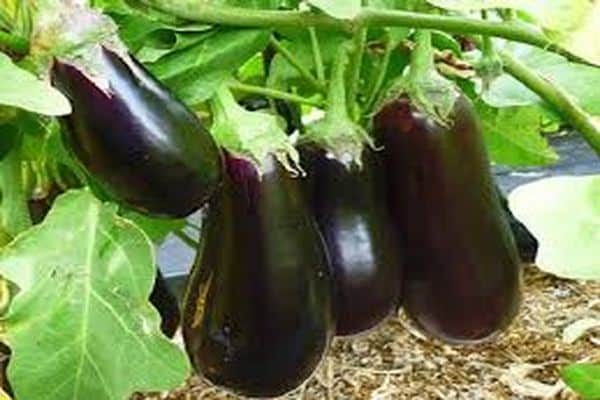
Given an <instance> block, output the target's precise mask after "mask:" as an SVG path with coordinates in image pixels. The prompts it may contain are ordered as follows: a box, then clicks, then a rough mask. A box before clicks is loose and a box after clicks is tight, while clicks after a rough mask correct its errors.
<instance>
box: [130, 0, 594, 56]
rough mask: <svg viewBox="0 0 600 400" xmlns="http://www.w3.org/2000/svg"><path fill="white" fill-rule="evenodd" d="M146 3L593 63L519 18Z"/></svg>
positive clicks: (243, 19) (198, 17) (191, 16)
mask: <svg viewBox="0 0 600 400" xmlns="http://www.w3.org/2000/svg"><path fill="white" fill-rule="evenodd" d="M142 2H143V3H145V4H147V5H149V6H151V7H154V8H157V9H159V10H161V11H163V12H166V13H168V14H171V15H174V16H177V17H179V18H182V19H185V20H190V21H198V22H203V23H208V24H219V25H228V26H237V27H252V28H268V29H274V28H291V27H295V28H302V29H305V28H306V27H307V26H314V27H318V28H330V29H337V30H342V31H346V32H354V31H356V30H357V29H360V28H361V27H394V26H402V27H407V28H417V29H436V30H440V31H445V32H449V33H454V34H462V35H469V34H477V35H484V36H497V37H500V38H504V39H507V40H511V41H515V42H521V43H527V44H530V45H532V46H536V47H540V48H542V49H544V50H547V51H552V52H554V53H558V54H560V55H562V56H563V57H566V58H567V59H569V60H571V61H575V62H578V63H582V64H592V65H593V63H591V62H589V61H587V60H585V59H584V58H582V57H579V56H577V55H575V54H573V53H571V52H570V51H569V50H567V49H566V48H564V47H562V46H560V45H558V44H556V43H554V42H552V41H551V40H549V39H548V38H547V37H546V36H545V35H544V34H543V33H542V32H540V31H538V30H537V29H536V27H535V26H533V25H528V24H525V23H518V22H508V23H507V22H495V21H482V20H480V19H475V18H468V17H459V16H448V15H434V14H427V13H420V12H412V11H403V10H384V9H375V8H372V7H363V8H362V10H361V11H360V12H359V13H358V14H357V15H356V16H355V17H354V18H351V19H336V18H333V17H330V16H328V15H326V14H325V13H315V12H312V11H293V10H292V11H289V10H259V9H249V8H242V7H229V6H227V7H222V6H210V5H203V6H202V7H198V0H172V1H162V0H142Z"/></svg>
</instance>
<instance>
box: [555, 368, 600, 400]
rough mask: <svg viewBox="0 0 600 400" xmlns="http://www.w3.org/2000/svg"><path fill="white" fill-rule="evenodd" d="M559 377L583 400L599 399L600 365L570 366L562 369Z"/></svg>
mask: <svg viewBox="0 0 600 400" xmlns="http://www.w3.org/2000/svg"><path fill="white" fill-rule="evenodd" d="M561 376H562V379H563V380H564V381H565V382H566V384H567V385H569V387H570V388H571V389H573V390H574V391H576V392H577V393H578V394H579V395H581V396H582V397H583V398H584V399H600V364H572V365H569V366H567V367H565V368H563V370H562V371H561Z"/></svg>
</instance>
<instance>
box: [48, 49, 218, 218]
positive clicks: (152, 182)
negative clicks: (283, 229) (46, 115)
mask: <svg viewBox="0 0 600 400" xmlns="http://www.w3.org/2000/svg"><path fill="white" fill-rule="evenodd" d="M99 59H100V61H101V62H100V64H101V67H102V68H101V71H102V76H100V77H99V78H100V80H101V81H106V82H107V83H108V87H107V88H101V87H99V86H98V85H97V84H96V83H95V82H94V81H92V80H91V79H90V78H89V77H88V76H86V74H85V73H84V72H83V71H82V70H81V69H80V68H78V66H77V65H74V64H70V63H67V62H62V61H60V60H55V62H54V65H53V66H52V70H51V78H52V83H53V85H54V86H55V87H56V88H58V89H59V90H60V91H61V92H62V93H63V94H64V95H65V96H67V97H68V98H69V100H70V101H71V104H72V107H73V113H72V114H71V115H69V116H66V117H63V118H61V121H62V123H63V128H64V129H63V138H64V140H65V142H66V144H67V145H68V146H67V147H69V148H70V149H71V151H72V153H74V155H75V156H76V158H77V159H78V160H79V161H80V163H81V164H82V165H83V166H84V167H85V168H86V170H87V171H88V172H89V173H90V175H91V176H92V177H94V178H95V180H96V181H98V182H99V183H100V186H101V187H102V188H103V189H104V190H106V192H108V193H109V194H110V195H111V196H112V197H114V198H115V199H116V200H117V201H119V202H122V203H124V205H126V206H128V207H130V208H133V209H135V210H137V211H140V212H142V213H145V214H150V215H155V216H164V217H172V218H180V217H185V216H187V215H189V214H191V213H192V212H194V211H196V210H197V209H199V208H200V207H201V206H203V205H204V204H205V203H206V202H207V201H208V199H209V197H210V196H211V194H212V193H213V192H214V191H215V189H216V187H217V186H218V185H219V184H220V181H221V179H222V159H221V153H220V151H219V149H218V147H217V145H216V144H215V142H214V141H213V139H212V137H211V135H210V134H209V132H208V131H207V130H206V129H205V128H204V126H203V125H202V123H201V122H200V120H199V119H198V118H197V117H196V115H195V114H194V113H193V112H192V111H191V110H190V109H188V108H187V107H186V106H185V105H184V104H183V103H182V102H180V101H179V100H178V99H177V98H175V97H174V96H173V95H172V94H171V93H170V92H169V90H168V89H166V88H165V87H164V86H163V85H162V84H161V83H160V82H158V81H157V80H156V79H155V78H154V77H153V76H152V75H151V74H150V73H149V72H148V71H147V70H146V69H145V68H144V67H143V66H142V65H141V64H139V63H138V62H137V61H136V60H135V59H134V58H133V57H131V56H129V59H130V61H129V62H126V61H125V60H124V58H122V57H121V56H120V55H118V54H116V53H114V52H112V51H111V50H108V49H106V48H104V47H102V50H101V51H100V56H99Z"/></svg>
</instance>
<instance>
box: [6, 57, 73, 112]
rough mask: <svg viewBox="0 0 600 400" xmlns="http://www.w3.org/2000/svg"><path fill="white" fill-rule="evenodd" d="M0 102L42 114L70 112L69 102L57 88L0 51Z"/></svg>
mask: <svg viewBox="0 0 600 400" xmlns="http://www.w3.org/2000/svg"><path fill="white" fill-rule="evenodd" d="M0 104H4V105H8V106H13V107H18V108H22V109H24V110H28V111H31V112H34V113H38V114H44V115H53V116H54V115H66V114H70V113H71V104H70V103H69V101H68V100H67V98H66V97H64V96H63V95H62V94H61V93H60V92H59V91H58V90H56V89H54V88H53V87H51V86H50V84H48V83H45V82H43V81H41V80H39V79H37V78H36V77H35V76H34V75H33V74H31V73H29V72H27V71H25V70H23V69H21V68H19V67H17V66H16V65H15V64H14V63H13V62H12V61H11V59H10V58H9V57H8V56H7V55H6V54H3V53H0Z"/></svg>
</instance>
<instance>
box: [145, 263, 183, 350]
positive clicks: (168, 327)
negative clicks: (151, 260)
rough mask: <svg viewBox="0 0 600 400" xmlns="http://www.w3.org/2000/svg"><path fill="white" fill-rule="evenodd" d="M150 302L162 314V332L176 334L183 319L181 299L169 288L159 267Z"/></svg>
mask: <svg viewBox="0 0 600 400" xmlns="http://www.w3.org/2000/svg"><path fill="white" fill-rule="evenodd" d="M150 303H152V305H153V306H154V307H156V309H157V310H158V313H159V314H160V318H161V323H160V330H161V331H162V333H164V334H165V335H166V336H167V337H170V338H172V337H173V336H175V332H177V328H179V321H180V319H181V312H180V310H179V301H178V300H177V297H175V295H174V294H173V293H172V292H171V290H170V289H169V286H168V285H167V282H166V281H165V278H164V276H163V274H162V272H161V271H160V269H158V268H157V270H156V278H155V279H154V287H153V288H152V293H150Z"/></svg>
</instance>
